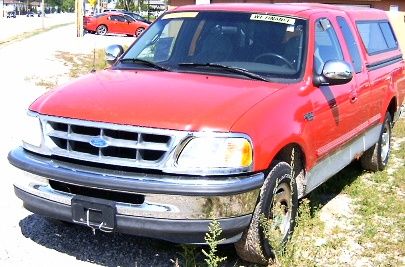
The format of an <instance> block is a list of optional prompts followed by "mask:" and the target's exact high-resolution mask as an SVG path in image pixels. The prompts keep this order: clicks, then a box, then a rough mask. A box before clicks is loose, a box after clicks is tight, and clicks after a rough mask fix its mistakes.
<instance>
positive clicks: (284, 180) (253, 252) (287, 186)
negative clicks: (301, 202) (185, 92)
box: [235, 162, 298, 264]
mask: <svg viewBox="0 0 405 267" xmlns="http://www.w3.org/2000/svg"><path fill="white" fill-rule="evenodd" d="M297 210H298V192H297V184H296V182H295V180H294V179H293V178H292V176H291V167H290V165H289V164H287V163H286V162H278V163H276V164H274V165H273V166H272V167H271V168H270V172H269V174H268V176H267V177H266V179H265V181H264V183H263V186H262V188H261V192H260V197H259V201H258V204H257V205H256V208H255V211H254V213H253V215H252V220H251V222H250V225H249V228H248V229H247V230H245V232H244V233H243V235H242V238H241V240H240V241H238V242H237V243H236V244H235V249H236V252H237V253H238V255H239V257H240V258H242V259H244V260H246V261H249V262H254V263H259V264H267V262H268V261H269V260H270V259H274V258H275V252H274V248H273V247H272V245H271V244H270V243H269V240H268V239H267V238H266V236H265V233H264V229H263V226H262V225H261V224H260V217H261V216H263V215H264V216H265V218H266V219H269V220H271V227H272V228H273V229H274V230H276V231H279V232H278V233H279V235H278V237H279V240H273V241H274V242H278V243H279V244H277V245H280V247H283V246H284V245H285V244H286V242H287V241H288V239H289V238H290V236H291V234H292V232H293V230H294V226H295V220H296V217H297Z"/></svg>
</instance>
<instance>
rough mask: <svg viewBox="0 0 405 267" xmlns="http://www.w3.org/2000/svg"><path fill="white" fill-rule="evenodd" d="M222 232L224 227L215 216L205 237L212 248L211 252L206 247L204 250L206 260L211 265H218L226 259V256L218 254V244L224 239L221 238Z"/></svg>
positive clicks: (215, 266)
mask: <svg viewBox="0 0 405 267" xmlns="http://www.w3.org/2000/svg"><path fill="white" fill-rule="evenodd" d="M221 233H222V229H221V226H220V224H219V222H218V221H217V220H216V219H215V218H214V219H212V221H211V222H210V225H209V226H208V233H206V234H205V238H204V239H205V242H207V244H208V247H209V248H210V250H209V252H206V251H205V250H204V249H203V250H202V252H203V254H204V255H205V257H206V258H205V262H206V263H207V265H208V266H209V267H218V266H219V264H220V263H221V262H223V261H225V260H226V257H219V256H218V255H217V252H218V244H219V243H220V242H222V241H223V239H219V238H220V236H221Z"/></svg>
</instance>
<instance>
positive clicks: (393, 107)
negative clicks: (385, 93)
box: [387, 97, 397, 118]
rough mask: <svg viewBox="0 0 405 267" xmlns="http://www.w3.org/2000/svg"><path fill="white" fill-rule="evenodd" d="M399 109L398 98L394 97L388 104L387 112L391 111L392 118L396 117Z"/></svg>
mask: <svg viewBox="0 0 405 267" xmlns="http://www.w3.org/2000/svg"><path fill="white" fill-rule="evenodd" d="M396 111H397V99H396V98H395V97H393V98H392V99H391V102H390V104H389V105H388V108H387V112H389V113H390V115H391V118H394V115H395V112H396Z"/></svg>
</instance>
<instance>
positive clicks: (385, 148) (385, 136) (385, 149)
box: [381, 123, 390, 161]
mask: <svg viewBox="0 0 405 267" xmlns="http://www.w3.org/2000/svg"><path fill="white" fill-rule="evenodd" d="M388 127H389V126H387V123H385V124H384V129H383V133H382V135H381V159H382V160H383V161H385V160H386V159H387V157H388V153H389V149H390V130H389V128H388Z"/></svg>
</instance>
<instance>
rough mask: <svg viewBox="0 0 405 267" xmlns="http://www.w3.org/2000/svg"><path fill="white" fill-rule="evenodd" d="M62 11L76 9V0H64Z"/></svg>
mask: <svg viewBox="0 0 405 267" xmlns="http://www.w3.org/2000/svg"><path fill="white" fill-rule="evenodd" d="M61 8H62V11H64V12H72V11H74V9H75V0H64V1H62V7H61Z"/></svg>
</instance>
